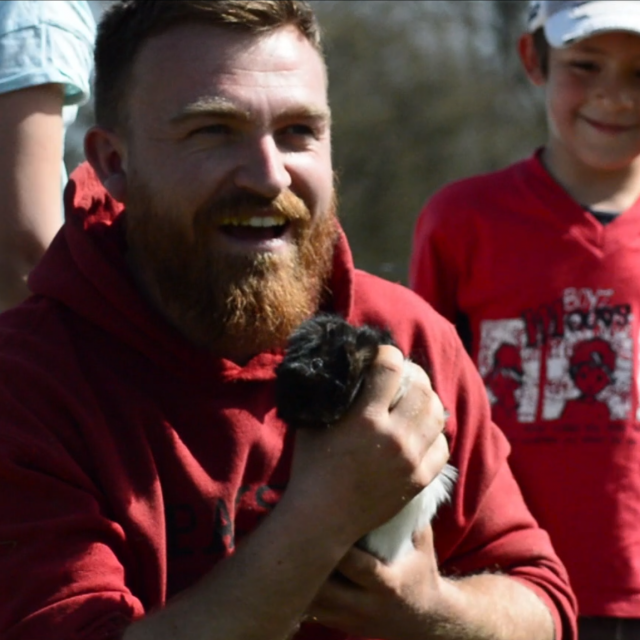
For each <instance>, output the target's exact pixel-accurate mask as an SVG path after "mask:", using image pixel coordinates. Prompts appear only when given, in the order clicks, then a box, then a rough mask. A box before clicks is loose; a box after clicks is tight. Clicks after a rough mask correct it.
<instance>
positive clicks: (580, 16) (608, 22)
mask: <svg viewBox="0 0 640 640" xmlns="http://www.w3.org/2000/svg"><path fill="white" fill-rule="evenodd" d="M610 31H626V32H629V33H636V34H638V35H640V2H629V1H628V0H599V1H598V2H588V3H587V4H584V5H581V6H579V7H577V8H574V9H571V10H566V11H560V12H558V13H556V14H554V15H552V16H550V17H549V18H548V19H547V21H546V24H545V26H544V33H545V36H546V38H547V42H548V43H549V44H550V45H551V46H552V47H556V48H562V47H566V46H569V45H570V44H573V43H574V42H578V41H579V40H583V39H584V38H589V37H591V36H595V35H598V34H600V33H607V32H610Z"/></svg>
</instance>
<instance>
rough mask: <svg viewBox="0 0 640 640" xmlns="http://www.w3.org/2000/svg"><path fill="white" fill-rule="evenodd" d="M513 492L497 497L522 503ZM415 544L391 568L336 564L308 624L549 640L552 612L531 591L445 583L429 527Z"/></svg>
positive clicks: (353, 630)
mask: <svg viewBox="0 0 640 640" xmlns="http://www.w3.org/2000/svg"><path fill="white" fill-rule="evenodd" d="M510 483H511V480H510V481H509V483H507V484H510ZM512 488H513V490H514V491H513V495H510V491H509V490H508V487H507V486H505V484H504V483H502V482H501V483H500V494H501V496H502V499H504V500H506V501H508V500H510V499H513V498H514V497H516V498H517V499H518V500H519V499H520V498H519V496H518V493H519V492H518V490H517V488H516V487H515V485H514V486H513V487H512ZM414 543H415V545H416V550H415V552H414V553H412V554H410V555H408V556H406V557H404V558H402V559H400V560H398V561H397V562H395V563H393V564H391V565H386V564H385V563H383V562H381V561H379V560H377V559H376V558H374V557H373V556H372V555H370V554H368V553H365V552H364V551H360V550H359V549H352V550H350V551H349V553H348V554H347V555H346V556H345V557H344V559H343V560H342V561H341V563H340V565H339V566H338V571H339V572H340V576H339V577H332V578H331V579H330V580H329V581H327V583H326V584H325V585H324V587H323V588H322V590H321V591H320V593H319V595H318V596H317V598H316V600H315V601H314V603H313V605H312V606H311V607H310V608H309V611H308V614H307V616H308V618H310V619H312V620H316V621H318V622H320V623H321V624H323V625H325V626H328V627H331V628H334V629H339V630H341V631H344V632H346V633H349V634H351V635H355V636H358V637H367V638H368V637H375V638H379V639H380V640H445V639H446V640H554V637H555V625H554V619H553V617H552V615H551V612H550V609H549V608H548V607H547V606H546V605H545V603H544V602H543V600H542V599H541V598H540V597H538V595H537V594H536V593H535V592H534V591H533V590H532V589H531V588H530V587H528V586H525V585H524V584H523V583H521V582H520V581H519V580H517V579H514V578H513V577H512V576H510V575H502V574H500V573H497V572H495V571H494V572H489V571H485V572H483V573H477V574H473V575H464V576H460V577H456V578H451V577H445V576H443V575H442V574H441V573H440V571H439V568H438V563H437V560H436V554H435V551H434V545H433V532H432V530H431V528H428V529H427V530H426V531H424V532H422V533H421V534H419V535H417V536H416V537H415V538H414ZM531 553H532V555H533V554H535V550H533V549H532V552H531ZM345 578H346V579H345Z"/></svg>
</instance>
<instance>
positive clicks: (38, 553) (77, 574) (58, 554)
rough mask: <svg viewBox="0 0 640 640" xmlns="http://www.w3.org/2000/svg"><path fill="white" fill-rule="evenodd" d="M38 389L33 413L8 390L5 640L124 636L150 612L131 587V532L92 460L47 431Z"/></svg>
mask: <svg viewBox="0 0 640 640" xmlns="http://www.w3.org/2000/svg"><path fill="white" fill-rule="evenodd" d="M6 372H7V368H6V367H5V368H4V373H5V374H6ZM24 380H25V383H26V381H27V378H24ZM31 382H33V380H32V381H31ZM14 386H15V385H14ZM14 390H15V389H14ZM32 391H33V395H32V396H30V397H33V398H34V403H33V404H34V406H32V407H27V406H24V405H22V404H20V403H19V402H18V401H17V400H16V398H15V396H14V395H13V394H11V393H9V392H8V391H7V389H6V386H5V385H4V384H1V383H0V405H1V406H2V407H3V410H2V417H1V420H2V422H3V424H2V428H1V429H0V432H1V433H2V435H1V436H0V484H1V485H2V487H3V490H2V491H0V576H2V584H1V586H2V588H1V589H0V590H1V592H2V596H1V597H0V636H1V637H2V638H3V640H44V639H46V640H85V639H89V638H90V639H91V640H98V639H104V640H111V639H112V638H119V637H120V636H121V634H122V631H123V629H124V628H125V627H126V626H127V625H128V624H129V623H130V622H131V620H133V619H134V618H136V617H139V616H141V615H142V613H143V606H142V604H141V603H140V601H139V600H138V599H136V598H135V597H134V596H133V595H132V593H131V592H130V591H129V590H128V589H127V588H126V587H125V586H124V585H125V583H126V581H125V568H124V567H125V564H126V563H127V561H128V560H130V559H128V558H127V554H128V552H127V545H126V540H125V535H124V532H123V531H122V529H121V527H119V526H118V525H117V524H116V523H115V522H113V521H112V520H110V519H109V517H108V513H107V511H108V507H107V505H104V504H102V503H101V498H100V491H99V488H98V486H96V484H95V482H94V480H93V479H92V478H91V477H90V475H89V474H88V473H87V472H86V471H85V470H84V469H83V461H82V458H83V456H84V454H85V452H83V451H82V450H80V449H78V450H77V451H72V450H70V448H69V447H68V446H64V445H63V443H62V442H61V441H60V440H58V438H57V437H56V436H54V435H52V431H50V430H49V429H47V428H46V425H45V424H44V418H43V417H42V416H43V415H45V414H46V412H45V411H44V410H43V405H44V406H45V407H46V405H47V404H48V403H47V400H46V398H45V397H43V396H46V395H47V393H46V390H45V389H44V388H43V386H42V385H40V386H38V385H33V386H32ZM52 391H53V390H52ZM65 393H66V394H69V393H70V390H68V389H67V390H66V392H65V391H64V390H62V394H61V397H64V394H65ZM36 394H40V398H39V399H38V396H37V395H36ZM36 405H37V409H38V411H37V413H36V412H35V409H36ZM64 413H65V412H64V410H63V409H62V408H60V416H62V415H64ZM52 415H53V414H52ZM65 417H66V418H69V419H70V420H69V424H72V421H71V416H69V415H68V414H67V415H66V416H65ZM52 419H54V418H52ZM58 420H60V417H58ZM76 454H77V455H76ZM87 457H88V456H87ZM85 462H88V460H85Z"/></svg>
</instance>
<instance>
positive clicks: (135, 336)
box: [29, 162, 354, 380]
mask: <svg viewBox="0 0 640 640" xmlns="http://www.w3.org/2000/svg"><path fill="white" fill-rule="evenodd" d="M64 202H65V223H64V225H63V226H62V228H61V229H60V231H59V232H58V234H57V235H56V237H55V238H54V240H53V242H52V243H51V246H50V247H49V249H48V250H47V252H46V253H45V255H44V256H43V258H42V260H41V261H40V263H39V264H38V265H37V267H36V268H35V269H34V270H33V271H32V273H31V275H30V276H29V288H30V289H31V291H32V292H33V293H34V294H36V295H39V296H43V297H45V298H49V299H50V300H52V301H55V302H57V303H59V304H61V305H63V306H65V307H67V308H69V309H70V310H72V311H73V312H74V313H76V314H78V315H80V316H81V317H83V318H84V319H86V320H87V321H89V322H91V323H93V324H95V325H97V326H98V327H100V328H101V329H103V330H104V331H106V332H107V333H109V334H111V335H114V336H116V337H117V338H118V339H119V340H121V341H122V342H124V343H125V344H128V345H129V346H131V347H132V348H134V349H136V350H139V351H141V352H142V353H143V354H144V355H145V356H147V357H148V358H149V359H150V360H153V361H155V362H156V363H157V364H158V365H160V366H163V367H167V368H170V369H173V370H175V371H176V372H177V373H180V374H181V375H187V376H191V375H202V374H204V373H205V372H206V374H207V375H211V374H212V373H213V372H216V373H217V374H218V375H219V376H221V377H222V378H233V379H239V378H245V377H247V378H249V379H252V380H256V379H257V378H261V379H266V378H272V377H273V367H274V365H275V364H276V363H277V362H279V361H280V359H281V357H282V353H281V351H280V350H277V351H274V352H265V353H262V354H259V355H257V356H256V357H254V358H253V359H252V360H251V361H250V362H248V363H247V364H246V365H244V366H240V365H237V364H236V363H233V362H231V361H228V360H224V359H220V358H217V357H214V356H212V355H211V354H209V353H208V352H206V351H204V350H202V349H198V348H196V347H194V346H193V345H192V344H191V343H189V342H188V341H187V340H186V339H185V338H184V337H183V336H182V335H181V334H180V333H179V332H178V331H177V330H176V329H175V328H173V327H172V326H171V325H170V324H169V323H168V322H167V321H166V320H165V319H164V317H162V316H161V315H160V313H159V312H158V311H156V310H155V309H154V308H153V307H152V306H151V305H150V304H149V303H148V302H147V301H146V299H145V297H144V296H143V295H141V293H140V291H139V289H138V287H137V284H136V282H135V281H134V279H133V277H132V275H131V273H130V271H129V269H128V267H127V264H126V261H125V253H126V241H125V234H124V224H123V221H124V216H123V214H124V208H123V205H122V204H121V203H119V202H116V201H115V200H114V199H113V198H112V197H111V196H110V195H109V194H108V193H107V191H106V190H105V188H104V186H103V185H102V183H101V182H100V180H99V179H98V177H97V176H96V174H95V172H94V171H93V169H92V168H91V166H90V165H89V164H88V163H86V162H85V163H83V164H81V165H80V166H79V167H78V168H77V169H76V170H75V171H74V172H73V173H72V174H71V176H70V179H69V183H68V185H67V187H66V189H65V194H64ZM353 275H354V267H353V258H352V256H351V252H350V249H349V246H348V243H347V240H346V237H345V235H344V232H343V231H342V230H341V231H340V237H339V240H338V243H337V246H336V252H335V256H334V266H333V273H332V276H331V281H330V290H331V296H330V303H329V305H328V307H329V308H327V309H325V310H331V311H333V312H336V313H339V314H340V315H343V316H344V317H346V318H348V319H349V318H350V317H351V315H352V306H353V305H352V300H353Z"/></svg>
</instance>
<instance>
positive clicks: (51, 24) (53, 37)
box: [0, 0, 96, 105]
mask: <svg viewBox="0 0 640 640" xmlns="http://www.w3.org/2000/svg"><path fill="white" fill-rule="evenodd" d="M95 31H96V25H95V20H94V18H93V14H92V12H91V8H90V7H89V5H88V3H87V2H86V0H68V1H64V0H31V1H30V0H3V1H2V2H0V93H6V92H9V91H15V90H17V89H24V88H26V87H31V86H35V85H40V84H46V83H58V84H62V85H64V88H65V105H79V104H84V103H85V102H87V101H88V99H89V96H90V86H91V72H92V69H93V43H94V39H95Z"/></svg>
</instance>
